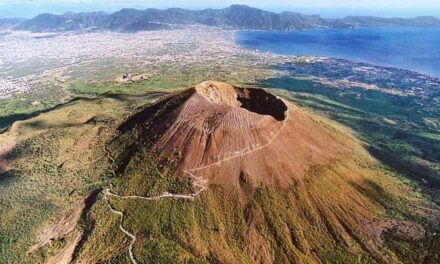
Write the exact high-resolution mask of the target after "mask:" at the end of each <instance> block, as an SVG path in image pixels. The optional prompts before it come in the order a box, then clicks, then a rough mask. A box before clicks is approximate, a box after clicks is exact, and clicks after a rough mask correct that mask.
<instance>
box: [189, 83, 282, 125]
mask: <svg viewBox="0 0 440 264" xmlns="http://www.w3.org/2000/svg"><path fill="white" fill-rule="evenodd" d="M195 88H196V91H197V93H199V94H201V95H202V96H204V97H205V98H206V99H207V100H208V101H210V102H211V103H215V104H220V105H227V106H235V107H241V108H244V109H246V110H248V111H250V112H253V113H257V114H259V115H269V116H272V117H273V118H274V119H276V120H277V121H282V120H284V119H285V118H286V111H287V105H286V104H285V103H284V102H283V101H282V100H281V99H279V98H277V97H276V96H275V95H273V94H270V93H268V92H266V91H265V90H263V89H259V88H240V87H234V86H232V85H229V84H227V83H222V82H213V81H207V82H204V83H201V84H199V85H197V86H196V87H195Z"/></svg>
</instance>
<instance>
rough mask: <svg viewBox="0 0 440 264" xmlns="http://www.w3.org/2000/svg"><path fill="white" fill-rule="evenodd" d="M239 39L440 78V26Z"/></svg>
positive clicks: (244, 34)
mask: <svg viewBox="0 0 440 264" xmlns="http://www.w3.org/2000/svg"><path fill="white" fill-rule="evenodd" d="M236 41H237V42H238V43H239V44H240V45H241V46H243V47H245V48H249V49H258V50H260V51H269V52H273V53H277V54H284V55H317V56H328V57H333V58H342V59H349V60H355V61H361V62H366V63H371V64H376V65H382V66H393V67H398V68H404V69H409V70H414V71H418V72H422V73H426V74H430V75H433V76H437V77H440V28H407V27H375V28H355V29H313V30H307V31H295V32H280V31H241V32H238V33H237V35H236Z"/></svg>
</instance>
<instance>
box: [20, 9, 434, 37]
mask: <svg viewBox="0 0 440 264" xmlns="http://www.w3.org/2000/svg"><path fill="white" fill-rule="evenodd" d="M184 25H205V26H216V27H222V28H229V29H242V30H301V29H308V28H333V27H356V26H415V27H439V26H440V20H439V19H437V18H435V17H418V18H410V19H406V18H378V17H346V18H342V19H326V18H322V17H320V16H318V15H303V14H300V13H294V12H282V13H274V12H270V11H265V10H261V9H257V8H253V7H249V6H246V5H232V6H230V7H227V8H224V9H205V10H186V9H180V8H170V9H165V10H160V9H146V10H137V9H129V8H124V9H122V10H120V11H117V12H115V13H112V14H105V13H102V12H89V13H78V14H74V13H65V14H62V15H53V14H41V15H38V16H36V17H35V18H32V19H30V20H26V21H24V22H22V23H21V24H20V25H18V26H17V27H15V29H16V30H28V31H34V32H46V31H48V32H49V31H74V30H96V29H99V30H114V31H123V32H132V31H140V30H158V29H170V28H175V27H180V26H184Z"/></svg>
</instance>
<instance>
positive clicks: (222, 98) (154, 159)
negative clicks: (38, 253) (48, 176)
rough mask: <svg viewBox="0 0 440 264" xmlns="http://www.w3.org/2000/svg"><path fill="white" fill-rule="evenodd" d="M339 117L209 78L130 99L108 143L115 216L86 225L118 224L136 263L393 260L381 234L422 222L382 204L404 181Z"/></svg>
mask: <svg viewBox="0 0 440 264" xmlns="http://www.w3.org/2000/svg"><path fill="white" fill-rule="evenodd" d="M342 129H343V127H337V128H335V126H334V124H333V123H332V124H330V123H329V121H327V120H326V119H323V118H320V117H317V116H314V115H313V114H311V113H309V112H308V111H306V110H304V109H301V108H300V107H298V106H296V105H294V104H293V103H291V102H289V101H287V100H284V99H282V98H279V97H277V96H275V95H273V94H271V93H269V92H268V91H266V90H264V89H258V88H240V87H236V86H232V85H229V84H227V83H221V82H214V81H207V82H204V83H201V84H199V85H196V86H195V87H192V88H189V89H185V90H183V91H181V92H177V93H173V94H170V95H168V96H166V97H165V98H162V99H159V100H157V101H154V102H151V103H149V104H148V105H145V106H142V107H140V108H137V109H136V110H135V111H133V113H132V114H131V115H130V116H128V117H126V118H125V119H124V120H122V121H121V122H119V123H118V125H117V127H116V128H115V130H116V131H115V136H114V139H113V140H112V141H111V142H109V144H108V145H107V146H106V149H107V150H108V151H107V152H108V154H109V156H112V157H114V158H112V159H111V160H112V161H113V163H112V172H113V176H114V180H113V183H112V187H111V188H109V189H107V190H106V192H105V194H104V196H105V198H106V201H107V202H108V206H109V207H110V209H111V210H110V211H111V212H110V214H112V215H116V216H117V217H119V220H117V222H113V225H111V224H110V223H108V222H106V221H105V220H101V222H99V221H98V222H97V223H96V225H97V226H100V227H99V228H95V229H94V231H92V232H91V237H99V236H102V233H100V232H101V231H102V230H106V228H109V229H110V228H115V226H119V229H120V230H122V232H123V234H125V238H126V239H130V240H131V242H130V243H129V246H128V248H129V258H130V259H131V262H132V263H143V262H145V263H150V262H151V261H152V260H153V262H157V263H162V262H163V263H175V262H176V261H177V262H179V263H188V262H208V263H250V262H257V263H322V262H330V263H356V262H359V260H360V259H361V260H362V262H364V261H365V262H366V263H389V262H399V261H400V260H399V259H398V257H396V255H395V254H394V253H392V250H391V249H389V248H387V247H386V245H385V244H384V234H390V232H398V233H399V235H400V236H401V235H402V234H406V235H407V236H408V237H411V236H413V237H414V236H419V235H420V236H423V232H424V231H423V228H421V227H420V226H418V225H417V224H412V223H408V222H406V223H404V224H402V223H401V222H399V220H396V219H393V218H389V217H387V216H386V211H387V210H388V209H387V208H388V206H389V205H388V203H389V202H390V201H394V200H393V199H394V197H397V196H398V195H399V194H398V193H399V192H402V193H403V192H404V191H406V189H405V188H404V187H402V186H400V185H399V184H398V183H397V181H396V179H395V178H393V177H389V176H387V174H386V172H385V171H383V170H382V168H381V167H380V164H378V163H377V161H375V160H374V159H373V158H372V157H371V156H370V155H369V154H368V152H367V151H366V150H365V149H364V147H363V146H362V145H361V144H360V143H359V142H358V141H357V140H356V139H354V138H353V137H352V136H350V135H348V134H347V132H345V131H344V130H342ZM104 219H106V218H104ZM390 230H394V231H390ZM108 232H110V231H108ZM110 233H111V232H110ZM408 234H409V235H408ZM414 234H416V235H414ZM404 236H405V235H404ZM92 241H93V239H92ZM90 243H92V242H90ZM122 245H123V243H122ZM88 246H90V247H92V248H94V247H95V246H97V245H94V244H93V243H92V244H90V245H88ZM110 247H113V248H117V249H118V250H115V252H124V250H123V248H121V242H119V243H117V242H115V243H114V244H112V245H110ZM126 248H127V247H126ZM165 249H166V250H165ZM125 252H126V251H125ZM146 252H147V253H146ZM103 254H104V253H103ZM118 256H119V255H118V254H114V255H113V254H112V255H110V256H108V255H102V256H101V257H99V256H88V258H86V259H88V260H89V261H92V262H93V260H94V259H95V260H96V261H98V260H102V259H109V258H111V257H115V258H118ZM98 262H99V261H98Z"/></svg>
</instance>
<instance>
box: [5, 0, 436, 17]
mask: <svg viewBox="0 0 440 264" xmlns="http://www.w3.org/2000/svg"><path fill="white" fill-rule="evenodd" d="M231 4H246V5H250V6H253V7H258V8H262V9H266V10H270V11H275V12H279V11H284V10H288V11H297V12H302V13H305V14H319V15H322V16H324V17H342V16H347V15H373V16H383V17H392V16H400V17H414V16H419V15H433V16H437V17H440V0H235V1H234V0H221V1H219V0H217V1H215V0H162V1H158V0H143V1H142V0H125V1H123V0H58V1H55V0H0V17H26V18H29V17H33V16H35V15H38V14H40V13H45V12H49V13H55V14H61V13H64V12H66V11H73V12H81V11H106V12H114V11H117V10H119V9H121V8H124V7H133V8H138V9H145V8H150V7H151V8H168V7H182V8H188V9H202V8H224V7H227V6H230V5H231Z"/></svg>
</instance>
